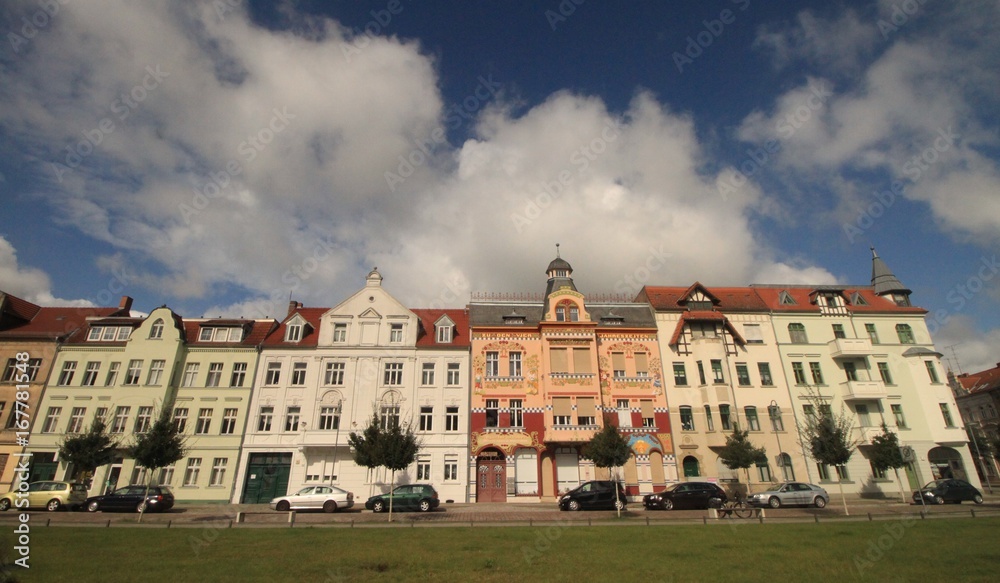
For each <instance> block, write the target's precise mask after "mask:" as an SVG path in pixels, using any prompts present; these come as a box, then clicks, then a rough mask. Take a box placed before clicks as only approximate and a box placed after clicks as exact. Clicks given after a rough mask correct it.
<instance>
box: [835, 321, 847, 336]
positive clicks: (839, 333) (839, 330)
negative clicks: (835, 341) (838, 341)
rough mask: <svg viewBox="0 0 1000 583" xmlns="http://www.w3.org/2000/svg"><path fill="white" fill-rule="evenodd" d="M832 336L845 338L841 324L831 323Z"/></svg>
mask: <svg viewBox="0 0 1000 583" xmlns="http://www.w3.org/2000/svg"><path fill="white" fill-rule="evenodd" d="M833 337H834V338H847V335H846V334H844V325H843V324H834V325H833Z"/></svg>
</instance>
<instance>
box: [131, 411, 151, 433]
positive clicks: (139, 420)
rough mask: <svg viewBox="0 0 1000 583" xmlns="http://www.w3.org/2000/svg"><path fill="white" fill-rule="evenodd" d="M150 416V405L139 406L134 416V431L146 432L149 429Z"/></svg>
mask: <svg viewBox="0 0 1000 583" xmlns="http://www.w3.org/2000/svg"><path fill="white" fill-rule="evenodd" d="M152 418H153V408H152V407H139V413H138V414H137V415H136V416H135V430H134V431H135V433H146V432H147V431H149V424H150V422H151V420H152Z"/></svg>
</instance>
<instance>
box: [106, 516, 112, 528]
mask: <svg viewBox="0 0 1000 583" xmlns="http://www.w3.org/2000/svg"><path fill="white" fill-rule="evenodd" d="M105 528H111V519H110V518H109V519H108V525H107V526H106V527H105Z"/></svg>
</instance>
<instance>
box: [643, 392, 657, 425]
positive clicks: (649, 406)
mask: <svg viewBox="0 0 1000 583" xmlns="http://www.w3.org/2000/svg"><path fill="white" fill-rule="evenodd" d="M639 411H640V413H641V415H642V426H643V427H655V420H656V418H655V417H654V416H653V401H652V400H651V399H640V400H639Z"/></svg>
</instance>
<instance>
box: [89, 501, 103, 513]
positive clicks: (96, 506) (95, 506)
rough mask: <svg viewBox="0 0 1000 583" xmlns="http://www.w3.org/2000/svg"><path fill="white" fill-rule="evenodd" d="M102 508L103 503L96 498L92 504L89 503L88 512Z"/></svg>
mask: <svg viewBox="0 0 1000 583" xmlns="http://www.w3.org/2000/svg"><path fill="white" fill-rule="evenodd" d="M100 509H101V503H100V502H98V501H97V500H94V501H93V502H91V503H90V504H87V512H97V511H98V510H100Z"/></svg>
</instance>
